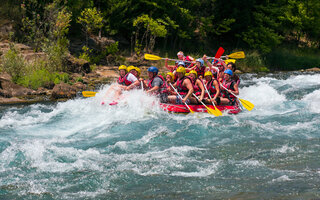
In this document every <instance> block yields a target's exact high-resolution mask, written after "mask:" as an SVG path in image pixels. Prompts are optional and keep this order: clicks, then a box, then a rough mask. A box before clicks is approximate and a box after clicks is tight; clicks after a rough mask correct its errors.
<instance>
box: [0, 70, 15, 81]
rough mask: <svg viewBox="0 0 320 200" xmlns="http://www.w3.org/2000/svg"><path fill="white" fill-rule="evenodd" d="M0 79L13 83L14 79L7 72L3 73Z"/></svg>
mask: <svg viewBox="0 0 320 200" xmlns="http://www.w3.org/2000/svg"><path fill="white" fill-rule="evenodd" d="M0 78H1V79H4V80H8V81H12V77H11V76H10V74H8V73H6V72H3V73H1V74H0Z"/></svg>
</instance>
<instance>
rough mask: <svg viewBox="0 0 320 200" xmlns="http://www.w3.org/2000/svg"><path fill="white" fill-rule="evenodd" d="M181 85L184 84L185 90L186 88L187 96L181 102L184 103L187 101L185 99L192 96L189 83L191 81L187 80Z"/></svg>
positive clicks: (191, 87)
mask: <svg viewBox="0 0 320 200" xmlns="http://www.w3.org/2000/svg"><path fill="white" fill-rule="evenodd" d="M183 84H184V86H185V87H186V88H188V90H189V91H188V94H187V95H186V96H185V97H184V98H183V99H182V102H183V103H185V102H186V101H187V99H188V98H189V97H190V96H191V95H192V93H193V91H194V90H193V86H192V83H191V81H190V80H189V79H187V78H186V79H185V80H184V81H183Z"/></svg>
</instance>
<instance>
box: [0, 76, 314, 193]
mask: <svg viewBox="0 0 320 200" xmlns="http://www.w3.org/2000/svg"><path fill="white" fill-rule="evenodd" d="M241 78H242V83H241V87H240V97H241V98H243V99H246V100H249V101H251V102H252V103H253V104H255V109H254V110H252V111H250V112H249V111H246V110H244V111H243V112H241V113H240V114H238V115H228V114H224V115H223V116H222V117H214V116H212V115H208V114H195V115H190V114H189V115H179V114H168V113H166V112H164V111H162V110H161V109H160V108H159V107H158V106H157V104H154V99H153V98H152V97H148V96H146V95H145V94H143V93H142V92H141V91H132V92H129V93H128V94H127V96H126V98H125V99H124V100H123V102H120V103H119V105H118V106H109V105H104V106H101V105H100V103H101V101H102V99H103V98H104V94H103V93H104V92H105V91H106V90H107V88H108V87H109V85H106V86H105V87H104V88H103V89H101V92H100V93H98V94H97V96H96V97H94V98H76V99H74V100H69V101H67V102H61V103H39V104H33V105H24V106H23V105H16V106H2V107H0V199H318V198H320V189H319V188H320V131H319V130H320V74H295V73H281V74H277V75H273V74H268V75H265V76H263V77H259V76H257V75H255V74H246V75H243V76H242V77H241Z"/></svg>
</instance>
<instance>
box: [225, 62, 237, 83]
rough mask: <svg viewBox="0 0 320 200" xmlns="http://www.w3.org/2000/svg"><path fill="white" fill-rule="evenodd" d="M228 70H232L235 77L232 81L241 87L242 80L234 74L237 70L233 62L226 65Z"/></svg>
mask: <svg viewBox="0 0 320 200" xmlns="http://www.w3.org/2000/svg"><path fill="white" fill-rule="evenodd" d="M226 69H231V71H232V73H233V75H232V77H231V79H232V80H234V82H236V84H237V85H238V86H239V85H240V78H239V76H238V75H236V74H235V73H234V72H235V71H236V70H237V67H236V64H234V63H233V62H229V63H228V64H227V65H226Z"/></svg>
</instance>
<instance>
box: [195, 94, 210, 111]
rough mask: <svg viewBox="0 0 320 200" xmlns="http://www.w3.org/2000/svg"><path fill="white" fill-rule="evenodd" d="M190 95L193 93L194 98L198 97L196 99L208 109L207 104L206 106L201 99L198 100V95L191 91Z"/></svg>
mask: <svg viewBox="0 0 320 200" xmlns="http://www.w3.org/2000/svg"><path fill="white" fill-rule="evenodd" d="M192 95H193V96H194V97H195V98H196V99H198V101H199V102H200V103H201V104H202V105H203V106H204V107H206V108H207V109H208V106H207V105H206V104H204V103H203V102H202V101H200V99H199V97H197V95H195V94H194V93H192Z"/></svg>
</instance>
